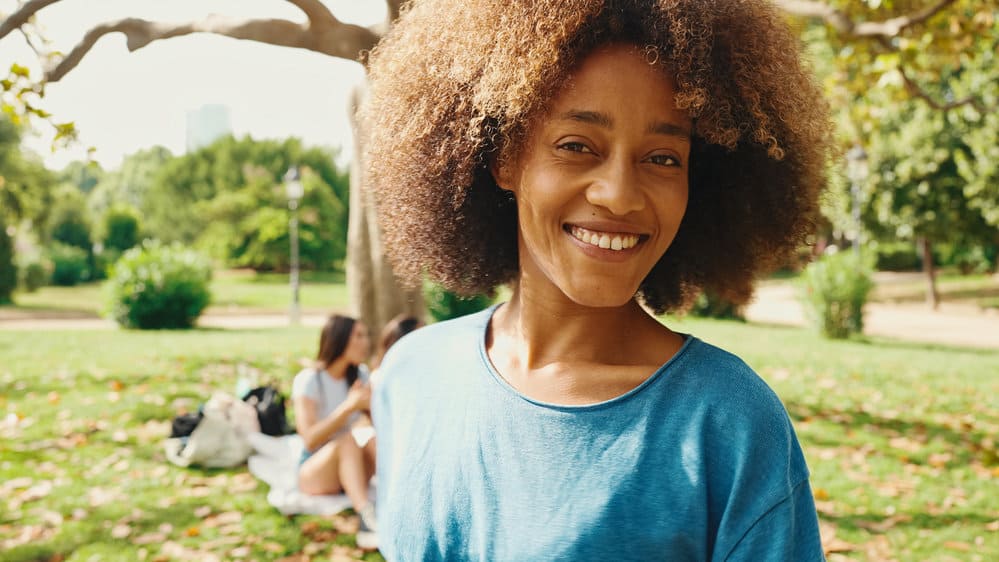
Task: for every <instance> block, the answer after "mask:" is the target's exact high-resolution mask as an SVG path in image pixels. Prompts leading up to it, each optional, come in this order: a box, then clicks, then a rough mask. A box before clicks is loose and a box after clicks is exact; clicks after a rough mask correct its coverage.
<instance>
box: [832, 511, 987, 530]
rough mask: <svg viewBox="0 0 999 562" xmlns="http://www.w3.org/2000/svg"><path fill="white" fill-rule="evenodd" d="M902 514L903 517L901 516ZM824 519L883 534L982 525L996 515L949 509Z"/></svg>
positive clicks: (846, 527) (841, 527) (849, 527)
mask: <svg viewBox="0 0 999 562" xmlns="http://www.w3.org/2000/svg"><path fill="white" fill-rule="evenodd" d="M900 515H901V516H902V517H900ZM822 519H823V520H826V521H828V522H830V523H833V524H835V525H836V527H837V528H840V529H845V530H864V531H868V532H872V533H875V534H881V533H883V532H884V531H886V530H887V528H892V529H894V528H900V527H901V528H905V527H908V528H912V529H944V528H947V527H950V526H952V525H967V526H981V527H984V526H985V525H987V524H989V523H991V522H992V521H995V517H994V516H991V515H989V514H988V513H977V512H955V511H949V512H947V513H946V514H941V515H933V514H930V513H923V512H915V513H898V514H895V515H890V516H889V515H875V514H866V515H829V514H826V513H823V514H822Z"/></svg>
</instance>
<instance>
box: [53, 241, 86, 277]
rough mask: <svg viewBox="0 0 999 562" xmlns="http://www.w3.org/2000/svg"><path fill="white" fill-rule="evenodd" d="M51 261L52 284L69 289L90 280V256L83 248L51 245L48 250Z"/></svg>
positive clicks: (60, 244)
mask: <svg viewBox="0 0 999 562" xmlns="http://www.w3.org/2000/svg"><path fill="white" fill-rule="evenodd" d="M48 254H49V259H51V260H52V284H53V285H61V286H64V287H71V286H73V285H76V284H77V283H81V282H83V281H87V280H88V279H90V256H88V255H87V252H86V251H85V250H84V249H83V248H78V247H76V246H70V245H68V244H62V243H59V242H55V243H53V244H52V245H51V246H49V250H48Z"/></svg>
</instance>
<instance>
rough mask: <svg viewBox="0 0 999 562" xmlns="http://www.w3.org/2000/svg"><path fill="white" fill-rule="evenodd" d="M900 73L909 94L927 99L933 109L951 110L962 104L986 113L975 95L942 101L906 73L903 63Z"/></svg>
mask: <svg viewBox="0 0 999 562" xmlns="http://www.w3.org/2000/svg"><path fill="white" fill-rule="evenodd" d="M898 73H899V74H901V75H902V82H904V83H905V89H906V91H908V92H909V95H911V96H914V97H917V98H919V99H921V100H923V101H925V102H926V103H927V104H928V105H929V106H930V107H932V108H933V109H936V110H938V111H950V110H951V109H954V108H957V107H961V106H962V105H970V106H972V107H974V108H975V109H977V110H978V111H979V113H985V107H984V106H982V103H981V102H980V101H979V100H978V99H976V98H975V97H974V96H968V97H966V98H963V99H960V100H957V101H952V102H948V103H940V102H938V101H937V100H935V99H933V96H931V95H930V94H929V93H928V92H927V91H926V90H924V89H923V88H922V87H920V85H919V84H917V83H916V82H915V81H914V80H913V79H912V78H911V77H910V76H909V75H908V74H906V72H905V68H904V67H903V66H902V65H899V66H898Z"/></svg>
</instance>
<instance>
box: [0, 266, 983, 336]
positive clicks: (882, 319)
mask: <svg viewBox="0 0 999 562" xmlns="http://www.w3.org/2000/svg"><path fill="white" fill-rule="evenodd" d="M892 280H893V279H892V278H891V277H890V276H885V277H884V278H882V279H879V281H878V282H879V283H881V282H892ZM796 291H797V289H796V288H795V286H794V285H793V284H790V283H780V282H767V283H763V284H762V285H761V286H760V287H758V288H757V291H756V297H755V299H754V301H753V302H752V303H751V304H750V305H749V306H748V307H747V309H746V318H747V319H748V320H749V321H750V322H758V323H765V324H781V325H791V326H803V325H804V324H805V316H804V311H803V309H802V307H801V305H800V304H799V303H798V300H797V294H796ZM324 320H325V315H324V314H323V313H321V312H314V311H306V312H304V313H303V314H302V324H303V325H305V326H322V324H323V322H324ZM198 325H199V326H202V327H207V328H221V329H252V328H274V327H280V326H287V325H288V316H287V315H286V314H278V313H265V314H256V313H244V312H230V311H226V310H212V309H209V311H208V313H207V314H205V315H203V316H202V317H201V319H200V320H199V322H198ZM90 329H92V330H113V329H115V324H114V323H113V322H111V321H109V320H106V319H102V318H95V317H93V316H90V315H85V314H75V315H74V314H72V313H69V314H51V313H37V312H30V311H23V310H17V311H12V310H7V311H4V312H3V313H2V314H0V330H4V331H10V330H16V331H20V330H90ZM864 333H865V334H867V335H871V336H883V337H887V338H895V339H901V340H907V341H914V342H925V343H930V344H945V345H958V346H969V347H978V348H990V349H999V310H995V309H991V310H982V309H979V308H978V307H975V306H972V305H964V304H956V303H947V302H944V303H942V304H941V305H940V308H939V309H938V310H935V311H934V310H930V309H929V308H928V307H927V306H926V305H925V304H922V303H904V304H884V303H871V304H868V305H867V307H866V309H865V326H864Z"/></svg>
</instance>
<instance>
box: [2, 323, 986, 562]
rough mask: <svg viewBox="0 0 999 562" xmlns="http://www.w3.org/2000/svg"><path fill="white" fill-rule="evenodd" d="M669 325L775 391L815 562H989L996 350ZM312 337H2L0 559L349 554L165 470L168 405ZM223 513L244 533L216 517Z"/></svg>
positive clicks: (216, 481)
mask: <svg viewBox="0 0 999 562" xmlns="http://www.w3.org/2000/svg"><path fill="white" fill-rule="evenodd" d="M667 323H668V324H669V325H671V327H673V328H675V329H678V330H681V331H685V332H690V333H694V334H696V335H698V336H699V337H701V338H703V339H705V340H707V341H709V342H712V343H715V344H717V345H720V346H722V347H724V348H727V349H730V350H732V351H733V352H735V353H736V354H738V355H740V356H741V357H743V358H744V359H745V360H746V361H747V362H748V363H749V364H750V365H751V366H753V367H754V368H755V369H756V370H757V371H758V372H759V373H760V374H761V376H763V377H764V378H765V379H766V380H767V381H768V382H769V383H770V385H771V386H772V387H773V388H774V389H775V390H776V391H777V393H778V394H779V395H780V396H781V398H782V399H783V400H784V401H785V404H786V406H787V408H788V411H789V413H790V414H791V418H792V420H793V421H794V424H795V426H796V429H797V431H798V435H799V437H800V439H801V442H802V446H803V449H804V451H805V454H806V457H807V459H808V462H809V466H810V468H811V470H812V486H813V489H814V491H815V494H816V499H817V506H818V509H819V513H820V518H821V521H822V524H823V531H824V534H825V538H826V540H827V544H830V545H835V546H837V548H838V550H839V552H836V553H832V554H830V559H831V560H836V559H845V560H905V561H908V560H995V559H999V540H997V539H999V530H997V527H999V523H997V521H999V505H997V504H996V501H995V500H996V489H997V487H996V483H997V479H999V456H997V449H996V443H995V439H996V436H997V435H999V398H997V397H999V367H997V366H999V352H997V351H991V350H975V349H956V348H947V347H942V346H925V345H916V344H907V343H901V342H896V341H887V340H850V341H844V342H832V341H826V340H822V339H819V338H818V337H817V336H815V335H813V334H811V333H810V332H807V331H805V330H801V329H794V328H781V327H769V326H758V325H746V324H740V323H734V322H720V321H711V320H699V319H692V318H685V319H682V320H669V321H668V322H667ZM314 336H315V334H314V330H313V329H309V328H300V329H296V328H283V329H270V330H245V331H222V330H197V331H191V332H145V333H144V332H125V331H92V332H44V331H38V332H19V333H18V332H0V358H2V361H0V419H2V418H3V417H4V416H6V417H7V421H5V422H2V421H0V487H2V486H6V485H7V483H9V482H11V481H14V482H15V483H17V482H19V484H18V486H17V487H15V488H12V489H7V488H4V489H3V490H0V552H3V555H2V556H0V558H2V559H3V560H9V561H12V562H15V561H34V560H49V559H53V558H58V557H63V559H65V560H69V561H74V562H75V561H83V560H89V559H109V560H139V559H141V558H142V557H143V553H145V555H146V557H147V559H152V558H156V557H157V556H159V555H165V556H167V557H172V558H174V559H184V558H185V557H186V558H190V557H191V556H192V555H191V552H192V551H209V552H212V553H214V554H215V555H216V556H219V557H220V558H222V559H232V558H236V557H237V551H234V549H237V548H240V547H243V548H246V549H248V551H247V552H243V551H238V554H245V556H244V558H245V559H250V560H276V559H279V558H281V557H285V556H291V555H294V554H297V553H303V552H304V553H310V554H311V555H316V556H325V557H327V558H328V557H330V556H332V555H333V554H334V552H336V553H345V555H347V556H351V555H352V554H351V553H353V554H356V551H354V550H353V549H352V544H353V537H352V535H350V534H349V533H337V532H335V531H334V528H335V527H336V526H337V525H338V524H341V523H342V521H339V520H333V519H329V518H316V517H294V518H285V517H283V516H281V515H280V514H278V512H277V511H276V510H274V509H273V508H271V507H270V506H269V505H268V504H267V503H266V499H265V496H266V486H265V485H263V484H261V485H259V486H256V487H253V484H254V482H253V481H252V480H249V479H248V478H247V476H246V473H245V468H238V469H232V470H199V469H182V468H178V467H175V466H172V465H170V464H169V463H167V462H166V461H165V460H164V457H163V453H162V449H161V441H162V438H163V437H164V436H165V435H166V433H168V431H169V426H168V422H169V420H170V418H171V417H172V416H173V415H174V414H175V413H176V411H177V409H178V408H180V407H184V406H186V407H189V408H192V407H196V406H197V404H198V403H200V402H201V401H203V400H204V399H206V398H207V397H208V395H209V394H210V393H211V392H212V391H213V390H215V389H223V390H230V391H231V390H232V389H233V387H234V385H235V381H236V378H237V377H238V373H239V372H241V371H245V370H247V369H250V370H257V371H259V373H260V375H259V376H260V379H261V380H268V379H273V380H275V381H278V382H279V384H281V385H282V386H283V387H284V388H285V389H288V388H289V386H290V381H291V377H292V374H293V373H294V372H296V371H297V370H298V368H299V360H300V359H301V358H304V357H308V356H311V355H312V353H313V352H314V349H313V346H314ZM18 418H21V419H20V420H19V421H16V422H14V421H12V420H16V419H18ZM25 478H28V479H30V483H27V481H26V480H24V479H25ZM50 485H51V486H50ZM32 489H35V492H39V493H33V492H31V493H29V490H32ZM34 496H37V497H34ZM232 512H237V513H238V514H240V515H236V516H237V517H240V518H241V521H240V525H244V526H245V528H246V531H243V530H242V529H240V528H239V527H238V526H234V525H232V524H221V523H219V521H221V520H225V519H226V517H233V516H234V515H232ZM205 513H208V514H209V515H208V516H207V520H206V519H205ZM220 515H221V517H220ZM213 521H214V523H213ZM126 531H127V535H125V536H123V533H125V532H126ZM29 532H30V533H35V534H36V535H37V536H31V539H30V540H27V539H26V538H25V537H26V535H25V534H24V533H29ZM116 536H119V537H121V538H115V537H116ZM150 537H153V538H156V539H157V540H156V541H153V542H150V543H149V544H137V543H140V542H143V541H144V540H148V539H149V538H150ZM832 537H835V539H836V541H835V542H829V541H830V539H831V538H832ZM15 539H16V540H19V541H20V542H19V544H16V545H13V543H12V542H9V541H15ZM226 541H229V542H228V543H227V542H226ZM5 543H6V544H7V547H4V546H3V545H4V544H5ZM164 545H167V546H164ZM183 549H188V550H187V551H184V550H183ZM185 552H186V554H185ZM368 556H369V559H376V560H377V559H379V558H377V557H376V556H377V555H375V554H369V555H368Z"/></svg>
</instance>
